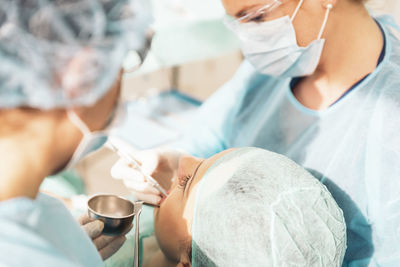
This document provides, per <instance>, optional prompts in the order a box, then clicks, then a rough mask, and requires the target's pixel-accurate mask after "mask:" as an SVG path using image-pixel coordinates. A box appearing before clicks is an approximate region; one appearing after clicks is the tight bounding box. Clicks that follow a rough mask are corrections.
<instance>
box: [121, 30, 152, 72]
mask: <svg viewBox="0 0 400 267" xmlns="http://www.w3.org/2000/svg"><path fill="white" fill-rule="evenodd" d="M153 37H154V31H153V30H149V31H148V32H147V33H146V40H145V44H144V46H143V48H142V49H140V50H131V51H129V52H128V54H127V56H126V58H125V60H124V62H123V69H124V73H131V72H134V71H136V70H137V69H139V68H140V66H142V64H143V62H144V60H145V59H146V57H147V54H148V53H149V51H150V48H151V43H152V41H153Z"/></svg>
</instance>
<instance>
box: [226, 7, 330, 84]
mask: <svg viewBox="0 0 400 267" xmlns="http://www.w3.org/2000/svg"><path fill="white" fill-rule="evenodd" d="M303 1H304V0H300V2H299V4H298V5H297V7H296V10H295V12H294V13H293V15H292V17H289V16H285V17H281V18H278V19H275V20H271V21H266V22H261V23H256V22H247V23H245V22H244V21H249V18H248V16H249V15H246V16H244V17H242V18H239V19H237V20H234V21H228V22H227V24H228V26H229V27H230V28H231V29H232V30H233V31H234V32H235V33H236V34H237V35H238V36H239V39H240V41H241V46H242V51H243V54H244V56H245V57H246V59H247V60H248V61H249V62H250V63H251V64H252V65H253V66H254V67H255V68H256V69H257V70H258V71H259V72H261V73H263V74H267V75H271V76H275V77H284V78H292V77H301V76H307V75H310V74H312V73H313V72H314V71H315V69H316V68H317V66H318V63H319V61H320V58H321V53H322V49H323V47H324V43H325V39H321V36H322V34H323V32H324V30H325V26H326V23H327V20H328V16H329V12H330V10H331V9H332V5H331V4H328V6H327V10H326V13H325V18H324V21H323V23H322V26H321V29H320V32H319V34H318V38H317V40H315V41H313V42H312V43H311V44H310V45H308V46H307V47H300V46H298V44H297V39H296V32H295V29H294V26H293V20H294V18H295V17H296V15H297V13H298V11H299V9H300V7H301V5H302V4H303ZM278 5H280V1H278V0H274V1H272V4H269V5H267V6H268V7H269V8H268V9H266V8H265V7H263V10H262V14H264V13H266V12H268V11H270V10H272V9H273V8H275V7H277V6H278ZM258 12H259V11H258ZM252 16H253V17H254V16H257V13H256V15H254V14H253V15H252Z"/></svg>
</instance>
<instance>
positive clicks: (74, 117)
mask: <svg viewBox="0 0 400 267" xmlns="http://www.w3.org/2000/svg"><path fill="white" fill-rule="evenodd" d="M67 116H68V118H69V120H70V121H71V122H72V123H73V124H74V125H75V126H76V127H77V128H78V129H79V130H80V131H81V132H82V133H83V134H84V135H86V134H88V133H90V129H89V128H88V127H87V126H86V124H85V123H84V122H83V121H82V119H81V118H79V116H78V115H77V114H76V113H75V111H72V110H70V109H68V110H67Z"/></svg>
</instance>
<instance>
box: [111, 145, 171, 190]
mask: <svg viewBox="0 0 400 267" xmlns="http://www.w3.org/2000/svg"><path fill="white" fill-rule="evenodd" d="M107 147H109V148H110V149H111V150H113V151H114V152H115V153H117V154H118V155H119V156H120V157H121V158H123V159H124V160H126V161H127V162H129V164H131V165H132V167H133V168H135V169H136V170H138V171H140V172H141V173H142V174H143V176H144V177H145V178H146V179H147V181H148V182H149V183H150V184H151V185H152V186H153V187H154V188H156V189H157V190H158V191H160V193H161V194H162V195H163V196H164V197H167V196H168V194H167V192H166V191H165V189H164V188H162V187H161V185H160V184H159V183H158V182H157V181H156V180H155V179H154V178H153V177H151V176H150V175H148V174H146V173H145V172H144V171H143V170H142V168H141V167H140V165H139V163H138V161H137V160H136V159H135V158H134V157H133V156H131V155H130V154H128V153H125V152H124V151H123V150H122V149H119V148H118V147H117V146H116V145H114V143H113V142H112V141H111V140H109V141H108V142H107Z"/></svg>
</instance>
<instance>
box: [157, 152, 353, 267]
mask: <svg viewBox="0 0 400 267" xmlns="http://www.w3.org/2000/svg"><path fill="white" fill-rule="evenodd" d="M179 165H180V166H179V171H178V177H177V179H176V180H175V181H174V184H173V185H172V187H171V191H170V194H169V196H168V197H167V198H166V199H165V200H164V201H163V202H162V203H161V205H160V208H157V209H155V211H154V215H155V219H154V227H155V233H156V238H157V241H158V244H159V246H160V249H161V251H162V253H160V254H161V255H162V256H161V257H162V258H163V261H164V265H171V266H177V265H178V266H192V265H193V266H341V263H342V260H343V257H344V253H345V250H346V225H345V222H344V218H343V213H342V211H341V209H340V208H339V207H338V205H337V204H336V202H335V201H334V199H333V198H332V196H331V194H330V193H329V192H328V190H327V189H326V188H325V186H324V185H323V184H321V183H320V182H319V181H318V180H317V179H316V178H314V177H313V176H312V175H311V174H309V173H308V172H307V171H306V170H305V169H304V168H302V167H301V166H299V165H297V164H296V163H294V162H293V161H292V160H290V159H288V158H287V157H285V156H282V155H279V154H276V153H273V152H270V151H266V150H263V149H258V148H241V149H231V150H227V151H224V152H221V153H219V154H217V155H215V156H213V157H211V158H209V159H206V160H203V159H198V158H193V157H184V158H182V159H181V160H180V164H179Z"/></svg>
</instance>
